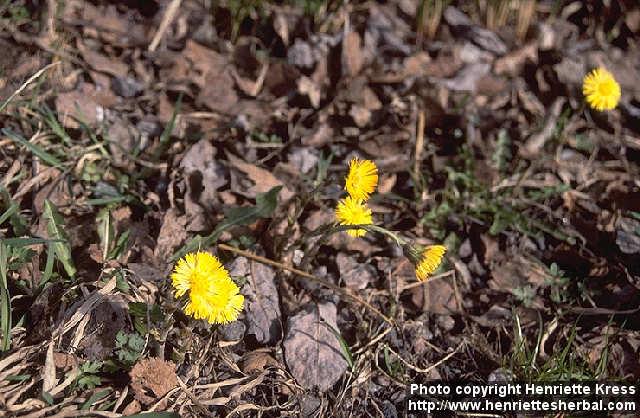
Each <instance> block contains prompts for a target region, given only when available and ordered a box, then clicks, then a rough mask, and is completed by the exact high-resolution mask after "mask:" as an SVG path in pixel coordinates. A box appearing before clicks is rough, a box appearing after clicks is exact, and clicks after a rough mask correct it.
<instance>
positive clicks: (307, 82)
mask: <svg viewBox="0 0 640 418" xmlns="http://www.w3.org/2000/svg"><path fill="white" fill-rule="evenodd" d="M297 83H298V93H299V94H300V95H302V96H307V97H308V98H309V102H310V103H311V106H313V107H314V108H316V109H317V108H318V107H319V106H320V87H318V85H317V84H316V83H315V82H314V81H313V80H311V79H310V78H309V77H306V76H302V77H300V78H298V82H297Z"/></svg>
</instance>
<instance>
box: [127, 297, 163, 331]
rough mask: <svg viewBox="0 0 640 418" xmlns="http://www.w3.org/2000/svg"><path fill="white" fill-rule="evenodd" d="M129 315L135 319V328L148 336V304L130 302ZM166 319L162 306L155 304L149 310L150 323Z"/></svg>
mask: <svg viewBox="0 0 640 418" xmlns="http://www.w3.org/2000/svg"><path fill="white" fill-rule="evenodd" d="M129 314H130V315H131V316H132V317H133V326H134V328H135V329H136V331H138V333H140V335H146V334H147V333H148V332H149V330H148V329H147V304H146V303H144V302H129ZM163 318H164V316H163V314H162V310H161V309H160V306H158V305H156V304H153V305H152V306H151V307H150V308H149V321H150V322H152V323H153V322H161V321H162V319H163Z"/></svg>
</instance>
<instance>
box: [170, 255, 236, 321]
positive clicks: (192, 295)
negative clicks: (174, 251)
mask: <svg viewBox="0 0 640 418" xmlns="http://www.w3.org/2000/svg"><path fill="white" fill-rule="evenodd" d="M171 282H172V284H173V287H174V288H175V295H176V297H180V296H183V295H184V294H185V293H187V292H189V301H188V302H187V304H186V306H185V309H184V312H185V313H186V314H187V315H191V316H193V317H194V318H195V319H206V320H207V321H208V322H209V323H211V324H226V323H228V322H231V321H235V320H236V319H238V314H239V313H240V311H242V307H243V304H244V296H242V295H240V294H239V289H238V286H237V285H236V284H235V283H234V282H233V280H231V278H230V277H229V272H227V270H226V269H225V268H224V267H223V266H222V264H221V263H220V261H219V260H218V259H217V258H216V257H215V256H213V255H211V254H209V253H206V252H200V251H199V252H197V253H189V254H187V255H186V256H184V258H181V259H180V260H179V261H178V263H177V264H176V266H175V268H174V270H173V274H171Z"/></svg>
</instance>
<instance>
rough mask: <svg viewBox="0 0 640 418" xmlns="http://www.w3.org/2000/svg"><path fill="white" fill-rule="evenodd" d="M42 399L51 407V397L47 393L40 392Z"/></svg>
mask: <svg viewBox="0 0 640 418" xmlns="http://www.w3.org/2000/svg"><path fill="white" fill-rule="evenodd" d="M42 399H44V400H45V401H46V402H47V403H48V404H49V405H53V396H51V394H50V393H49V392H45V391H44V390H43V391H42Z"/></svg>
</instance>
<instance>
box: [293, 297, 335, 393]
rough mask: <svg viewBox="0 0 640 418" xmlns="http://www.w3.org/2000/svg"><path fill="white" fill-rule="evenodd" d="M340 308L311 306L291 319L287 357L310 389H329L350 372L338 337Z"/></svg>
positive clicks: (325, 304) (325, 305)
mask: <svg viewBox="0 0 640 418" xmlns="http://www.w3.org/2000/svg"><path fill="white" fill-rule="evenodd" d="M323 322H326V323H327V324H328V325H330V326H331V327H332V328H334V329H335V330H338V326H337V325H336V306H335V305H334V304H332V303H321V304H315V303H312V304H308V305H306V306H305V307H304V308H303V309H302V310H301V311H300V312H299V313H298V314H296V315H294V316H292V317H290V318H289V321H288V324H287V336H286V339H285V340H284V343H283V345H284V357H285V360H286V362H287V366H288V368H289V370H290V371H291V374H292V375H293V376H294V377H295V378H296V380H297V381H298V383H299V384H300V385H302V386H303V387H305V388H307V389H313V388H314V387H317V388H318V389H319V390H320V391H321V392H325V391H327V390H329V389H330V388H331V387H332V386H333V385H334V384H335V383H336V382H337V381H338V380H339V379H340V377H341V376H342V375H343V374H344V372H345V371H346V370H347V361H346V360H345V358H344V357H343V353H342V348H341V346H340V342H339V340H338V338H337V337H336V335H334V333H333V332H332V330H331V328H329V327H328V326H327V324H324V323H323Z"/></svg>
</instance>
